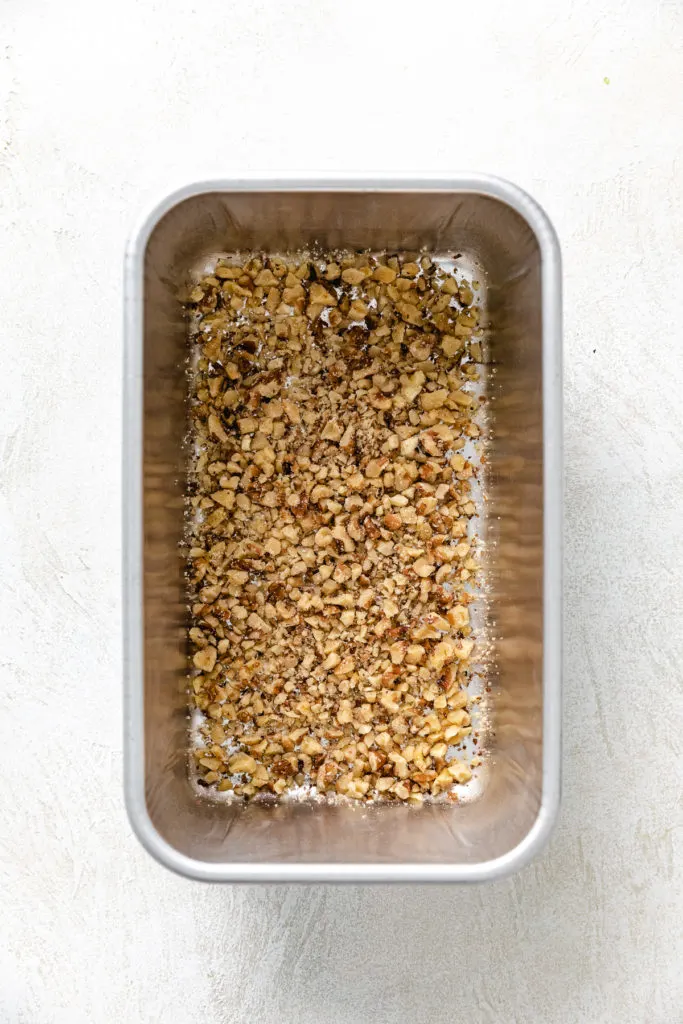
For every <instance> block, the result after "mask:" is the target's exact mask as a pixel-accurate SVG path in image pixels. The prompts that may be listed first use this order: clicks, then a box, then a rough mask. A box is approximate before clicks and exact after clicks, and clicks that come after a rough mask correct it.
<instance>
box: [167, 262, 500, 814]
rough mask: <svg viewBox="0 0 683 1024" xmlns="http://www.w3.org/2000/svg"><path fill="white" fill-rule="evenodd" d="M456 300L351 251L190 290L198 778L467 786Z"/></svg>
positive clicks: (383, 795) (254, 784) (461, 309)
mask: <svg viewBox="0 0 683 1024" xmlns="http://www.w3.org/2000/svg"><path fill="white" fill-rule="evenodd" d="M475 290H476V289H475V288H474V287H473V286H472V285H470V283H469V282H467V281H462V280H457V279H456V277H455V276H454V275H453V274H452V273H447V272H445V271H443V270H441V269H440V268H439V266H438V264H437V263H436V262H434V261H433V260H432V259H430V258H429V257H428V256H426V255H422V256H420V257H419V258H411V257H408V256H403V255H401V254H399V255H392V256H389V257H376V256H372V255H369V254H367V253H366V254H352V253H335V254H332V255H330V257H329V258H327V259H321V258H320V257H319V256H317V257H315V259H314V258H312V257H310V256H306V255H303V256H302V255H299V256H291V255H286V256H262V255H258V256H256V255H255V256H252V257H251V258H249V259H246V260H240V261H237V260H235V261H230V260H220V261H219V262H218V264H217V266H216V267H215V269H214V272H213V273H212V274H210V275H208V276H206V277H205V278H203V279H202V280H201V281H199V282H198V283H196V284H195V285H193V286H192V287H191V288H190V290H189V293H188V295H189V298H188V299H187V309H188V312H189V315H190V317H191V319H192V332H191V339H190V343H191V345H192V346H193V349H194V352H193V355H194V356H195V358H194V359H193V366H194V370H193V374H192V383H191V421H192V439H193V442H194V451H195V453H196V454H194V456H193V460H192V464H191V467H190V476H189V483H190V488H189V491H188V514H187V541H188V562H187V564H188V598H189V604H190V608H191V623H190V628H189V633H188V637H189V644H190V655H189V673H190V675H189V683H190V685H189V691H190V695H191V697H190V699H191V703H192V706H193V707H194V708H196V709H198V710H199V711H200V712H202V714H203V716H204V717H203V724H202V725H201V727H200V730H199V732H200V738H201V742H200V743H199V745H196V746H195V748H194V749H193V755H192V756H193V761H194V766H195V769H196V773H197V778H198V780H199V782H200V783H201V784H202V785H204V786H208V787H211V788H214V789H215V790H217V791H218V792H221V793H228V794H229V795H230V798H233V797H242V798H254V797H257V796H258V795H259V794H272V795H273V796H275V797H281V796H286V795H287V793H288V791H290V790H292V789H294V788H295V787H301V786H303V785H308V786H309V787H310V789H311V791H312V792H315V793H318V794H324V795H325V798H326V799H339V798H342V799H347V800H352V801H360V802H367V801H401V802H404V801H405V802H408V803H410V804H416V803H419V802H420V801H422V800H423V799H424V798H428V799H435V798H444V799H445V798H447V796H448V793H449V792H450V791H451V789H452V787H453V786H454V785H458V784H462V783H465V782H467V781H468V780H469V779H470V778H471V769H472V767H473V766H474V765H475V763H476V760H477V759H475V758H474V757H473V758H472V759H471V760H469V761H468V760H467V757H466V755H465V754H464V752H463V747H462V743H463V741H464V739H465V738H466V737H467V736H468V735H470V733H471V732H472V728H473V726H472V721H471V717H470V709H471V703H472V701H471V698H470V696H469V693H468V683H469V680H470V676H471V666H472V662H473V659H474V657H475V655H476V652H477V646H476V644H477V637H476V635H475V632H474V631H473V626H472V623H471V620H470V610H469V607H470V605H471V603H472V601H473V600H474V599H475V596H476V591H477V586H478V580H479V565H478V560H477V557H476V551H477V547H476V543H475V538H474V536H473V535H472V530H471V528H470V526H469V521H470V520H471V519H472V517H473V516H474V515H475V514H476V511H477V509H476V503H475V500H474V497H473V491H472V481H473V480H474V479H475V478H476V476H477V472H478V470H477V466H476V465H475V464H474V463H473V462H472V461H471V460H470V459H469V458H468V457H467V456H466V454H465V452H466V451H468V450H470V449H466V448H465V445H466V444H470V445H471V444H472V442H473V439H474V440H475V442H476V439H477V438H479V436H480V434H481V430H480V428H479V426H478V425H477V422H476V415H477V412H478V409H479V406H480V403H479V400H478V399H477V398H476V397H475V396H474V394H473V392H472V383H473V382H474V381H476V380H477V379H478V371H477V369H476V365H475V364H478V363H480V362H481V360H482V344H481V334H482V331H481V327H480V318H481V315H480V310H479V309H478V307H477V306H476V304H475V302H476V300H475ZM456 755H457V759H456Z"/></svg>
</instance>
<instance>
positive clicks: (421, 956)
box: [0, 0, 683, 1024]
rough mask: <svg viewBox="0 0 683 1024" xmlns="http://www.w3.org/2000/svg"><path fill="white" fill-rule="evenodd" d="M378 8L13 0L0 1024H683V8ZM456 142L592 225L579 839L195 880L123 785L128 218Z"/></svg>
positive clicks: (569, 370) (566, 228)
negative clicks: (443, 881) (196, 197)
mask: <svg viewBox="0 0 683 1024" xmlns="http://www.w3.org/2000/svg"><path fill="white" fill-rule="evenodd" d="M364 6H365V5H364V4H361V3H357V2H349V0H347V2H345V3H340V2H339V0H308V2H305V0H290V2H288V3H287V4H279V3H275V2H272V3H266V2H265V0H263V2H261V3H255V2H251V3H250V2H249V0H242V2H241V3H234V2H232V0H223V2H222V3H212V4H209V3H205V2H201V0H199V2H198V3H196V4H194V5H188V4H185V3H183V2H182V0H165V2H164V3H161V2H154V0H119V3H116V4H113V3H110V4H106V5H105V4H102V3H97V2H93V0H82V2H81V0H60V2H59V3H54V2H49V0H2V2H1V3H0V19H1V20H2V23H3V31H2V35H1V38H0V232H1V238H2V242H1V244H0V337H1V338H2V369H3V372H2V395H3V400H2V403H1V406H2V407H1V409H0V432H1V434H2V449H1V463H0V532H1V535H2V544H1V546H0V567H1V571H0V617H1V618H0V621H1V622H2V626H3V651H2V655H1V656H0V664H1V665H2V703H1V711H2V736H3V740H2V744H1V749H0V779H1V780H2V781H1V784H0V785H1V789H0V806H1V811H0V836H1V838H0V857H1V860H0V871H1V875H2V892H3V895H2V901H1V904H0V934H1V936H2V941H1V942H0V979H1V980H0V1021H1V1022H2V1024H53V1022H54V1024H110V1022H111V1024H117V1022H119V1021H125V1022H126V1024H138V1022H142V1024H146V1022H157V1021H162V1020H163V1021H164V1022H165V1024H190V1022H192V1024H195V1022H197V1021H202V1022H203V1024H224V1022H227V1024H232V1022H236V1024H238V1022H242V1021H258V1022H259V1024H271V1022H273V1024H274V1022H283V1024H289V1022H292V1024H309V1022H310V1024H314V1022H315V1024H317V1022H320V1021H333V1022H340V1024H365V1022H366V1021H368V1020H372V1021H377V1022H378V1024H442V1022H443V1024H445V1022H460V1021H462V1022H464V1024H472V1022H475V1024H478V1022H487V1024H489V1022H490V1024H499V1022H502V1024H512V1022H514V1024H517V1022H519V1024H583V1022H586V1024H617V1022H618V1024H630V1022H633V1024H644V1022H645V1021H647V1022H648V1024H660V1022H661V1024H677V1022H680V1021H683V1010H682V1009H681V1007H682V1006H683V979H682V976H681V974H682V972H681V958H682V957H683V944H682V943H681V915H682V912H683V901H682V899H681V896H682V882H681V860H682V858H681V839H682V836H683V832H682V828H681V825H682V817H681V811H680V804H679V798H680V792H681V767H682V758H681V747H682V745H683V743H682V740H681V736H682V730H681V724H682V720H681V711H682V696H681V678H682V672H681V665H680V655H681V651H682V641H683V601H682V595H683V540H682V537H681V530H680V518H681V517H680V510H681V502H682V499H683V451H682V439H683V417H682V415H681V399H680V396H681V394H682V393H683V358H682V357H683V343H682V341H681V337H682V333H681V332H682V329H683V323H682V316H681V309H682V308H683V252H682V249H681V239H682V238H683V204H682V201H681V188H682V180H683V178H682V175H683V128H682V126H683V119H682V118H683V9H682V8H681V5H680V3H679V2H678V0H668V2H667V0H659V2H655V0H601V2H600V3H598V4H595V3H594V2H589V0H585V2H573V3H572V2H569V3H562V4H560V3H548V2H547V0H522V2H520V3H514V4H512V3H504V2H502V0H501V2H494V0H478V2H477V3H475V4H473V5H472V4H471V5H462V4H457V3H453V2H451V0H447V2H435V0H432V2H431V3H430V4H427V5H425V4H422V5H419V4H418V5H416V4H411V5H409V6H408V7H406V8H405V9H403V8H402V7H401V5H400V4H399V3H397V2H394V3H375V4H367V6H368V7H370V8H372V9H371V10H370V11H364V10H363V7H364ZM354 66H355V69H356V70H354ZM605 76H607V77H609V79H610V83H609V84H608V85H607V84H605V83H604V81H603V79H604V78H605ZM464 97H466V99H464ZM452 168H459V169H470V168H474V169H480V170H487V171H491V172H495V173H499V174H502V175H504V176H506V177H509V178H511V179H512V180H514V181H517V182H518V183H519V184H520V185H522V186H524V187H526V188H527V189H528V190H529V191H531V192H532V193H533V194H534V195H535V196H537V197H538V198H539V199H540V201H541V202H542V203H543V204H544V205H545V206H546V208H547V210H548V212H549V214H550V215H551V217H552V218H553V219H554V221H555V223H556V225H557V228H558V231H559V234H560V237H561V240H562V243H563V249H564V261H565V272H566V293H565V297H566V388H565V395H566V421H567V422H566V447H567V450H566V481H567V522H566V588H565V594H566V632H567V637H566V659H565V661H566V702H565V709H566V714H565V737H566V746H565V751H566V766H565V800H564V809H563V813H562V817H561V821H560V824H559V827H558V829H557V832H556V834H555V838H554V840H553V841H552V844H551V846H550V849H549V850H548V852H547V853H546V854H544V855H543V856H542V857H541V858H540V859H539V860H538V861H537V862H536V863H535V864H534V865H532V866H531V867H530V868H528V869H527V870H525V871H524V872H523V873H522V874H520V875H519V876H517V877H515V878H513V879H510V880H508V881H504V882H501V883H497V884H495V885H492V886H490V887H488V888H474V889H468V890H462V889H417V888H412V889H403V890H399V889H391V890H387V889H381V888H379V889H373V888H365V889H353V888H347V889H327V890H324V889H319V888H316V889H312V888H311V889H309V888H298V889H285V888H268V889H266V888H263V889H256V888H244V889H237V888H222V889H221V888H206V887H202V886H201V885H198V884H192V883H189V882H185V881H182V880H181V879H178V878H175V877H172V876H171V875H170V874H168V873H166V872H165V871H164V870H162V869H161V868H159V867H157V866H156V865H155V864H154V863H153V862H152V861H151V860H150V859H149V858H148V857H147V855H146V854H144V853H143V852H142V850H141V849H140V848H139V847H138V845H137V843H136V842H135V840H134V839H133V838H132V836H131V833H130V829H129V827H128V825H127V822H126V818H125V814H124V810H123V807H122V799H121V778H120V776H121V736H120V732H121V726H120V721H121V708H120V703H121V702H120V690H121V687H120V604H119V583H120V571H119V555H120V541H119V529H120V516H119V490H120V474H119V453H120V445H119V437H120V426H121V422H120V419H121V417H120V390H121V389H120V377H121V330H120V324H121V252H122V247H123V243H124V237H125V234H126V232H127V230H128V227H129V225H130V223H131V221H132V220H133V219H134V217H135V216H137V214H138V212H139V211H140V209H141V208H142V207H143V206H144V205H145V204H147V203H148V202H149V200H150V199H151V198H152V197H155V196H156V195H157V194H158V193H159V192H160V191H163V190H164V189H165V188H166V186H167V185H170V184H175V183H178V182H182V181H183V180H186V179H189V178H195V177H201V176H204V175H205V174H207V173H212V172H213V173H217V174H226V175H227V174H231V173H234V172H236V171H239V170H240V169H258V170H265V171H271V170H277V169H279V170H292V171H300V172H310V171H315V170H316V169H325V170H329V171H334V170H340V171H343V170H357V171H369V170H386V169H389V170H392V169H400V170H415V169H424V170H429V171H447V170H448V169H452Z"/></svg>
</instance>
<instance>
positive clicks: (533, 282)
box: [123, 176, 562, 882]
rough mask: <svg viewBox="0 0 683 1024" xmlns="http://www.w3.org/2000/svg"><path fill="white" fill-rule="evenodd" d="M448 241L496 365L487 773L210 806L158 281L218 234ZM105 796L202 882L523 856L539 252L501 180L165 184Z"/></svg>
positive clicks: (140, 263)
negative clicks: (116, 800) (118, 694)
mask: <svg viewBox="0 0 683 1024" xmlns="http://www.w3.org/2000/svg"><path fill="white" fill-rule="evenodd" d="M314 243H315V244H318V245H320V246H322V247H323V248H334V247H353V248H355V247H358V248H366V247H369V248H372V249H377V250H381V249H419V248H421V247H423V246H425V247H427V248H428V250H429V251H430V252H432V253H436V254H438V253H440V252H445V251H452V250H453V249H454V248H457V250H458V251H459V252H462V253H464V254H465V255H466V256H467V257H468V258H470V259H472V260H473V261H474V262H476V264H477V265H478V266H479V267H481V268H482V272H483V274H484V275H485V278H486V285H487V295H488V312H489V315H490V319H491V323H492V331H491V342H490V351H491V359H492V364H493V366H494V367H495V373H494V374H493V375H492V377H491V380H490V382H489V385H488V393H489V395H490V397H491V398H492V401H491V406H490V410H491V411H490V423H491V428H492V433H493V440H492V443H491V448H490V452H489V459H490V466H489V485H488V496H489V501H488V510H489V511H488V515H489V518H488V521H487V524H486V531H487V552H488V554H487V571H488V579H489V581H490V609H491V619H492V622H493V623H494V624H495V628H494V630H493V633H494V636H495V638H496V641H495V666H496V668H495V678H494V679H493V680H492V681H493V686H494V692H493V698H492V713H493V719H494V730H495V732H494V736H493V740H492V743H491V749H492V757H491V767H490V772H489V777H488V781H487V785H486V787H485V789H484V792H483V793H482V795H481V796H480V797H479V798H478V799H477V800H476V801H473V802H472V803H469V804H464V805H460V806H457V805H456V806H454V805H450V804H446V805H444V804H431V805H424V806H421V807H405V806H399V805H389V806H386V807H348V806H332V805H329V806H328V805H326V804H319V805H316V804H296V803H285V804H282V805H279V806H275V807H264V806H256V805H246V806H245V805H235V806H231V805H228V804H225V803H214V802H211V801H209V800H206V799H200V798H199V797H197V795H196V793H195V791H194V790H193V789H192V788H191V786H190V783H189V781H188V777H187V770H186V750H187V708H186V695H185V685H186V681H185V667H186V666H185V649H184V644H185V625H184V623H185V614H186V610H185V598H184V590H183V576H182V565H181V564H180V560H179V558H178V542H179V540H180V538H181V534H182V528H183V491H182V488H183V480H184V477H185V469H184V457H183V445H182V442H183V435H184V432H185V409H184V403H185V396H186V381H185V376H184V358H185V345H186V334H185V324H184V322H183V319H182V317H181V310H180V308H179V306H178V303H177V300H176V298H175V293H176V291H177V288H178V286H179V285H180V284H181V282H182V281H183V280H184V279H185V278H186V277H187V274H188V271H189V270H190V269H192V268H199V267H202V266H204V265H206V263H207V261H208V260H209V259H210V258H211V256H212V255H213V254H217V253H219V252H226V251H227V252H229V251H234V250H248V249H252V248H255V249H261V250H263V249H265V250H272V251H287V250H294V249H298V248H301V247H303V246H306V245H311V244H314ZM125 316H126V356H125V409H124V466H123V475H124V509H123V516H124V531H125V536H124V587H125V592H124V617H125V652H124V670H125V688H126V706H125V764H126V769H125V770H126V801H127V807H128V813H129V816H130V819H131V823H132V825H133V828H134V829H135V831H136V833H137V835H138V837H139V838H140V840H141V842H142V843H143V845H144V846H145V847H146V848H147V849H148V850H149V852H150V853H152V854H153V855H154V856H155V857H156V858H157V859H158V860H159V861H161V862H162V863H163V864H166V865H167V866H168V867H170V868H172V869H173V870H175V871H177V872H179V873H181V874H184V875H187V876H190V877H193V878H198V879H203V880H207V881H212V880H213V881H251V882H253V881H309V882H310V881H356V882H358V881H381V882H388V881H434V882H444V881H460V882H466V881H485V880H488V879H493V878H497V877H500V876H501V875H503V874H505V873H507V872H510V871H512V870H514V869H516V868H518V867H520V866H521V865H522V864H524V863H525V862H526V861H528V860H529V859H530V858H531V857H532V856H533V855H534V854H535V853H536V852H537V851H538V850H539V849H540V848H541V847H542V846H543V844H544V842H545V841H546V839H547V837H548V835H549V833H550V831H551V828H552V825H553V822H554V819H555V816H556V812H557V809H558V805H559V790H560V711H561V708H560V701H561V693H560V684H561V679H560V676H561V664H562V661H561V569H562V553H561V543H562V520H561V515H562V422H561V420H562V388H561V322H560V316H561V297H560V255H559V247H558V243H557V239H556V236H555V234H554V231H553V229H552V227H551V225H550V223H549V221H548V219H547V217H546V216H545V214H544V213H543V211H542V210H541V209H540V208H539V207H538V206H537V205H536V203H534V202H533V200H531V199H530V198H529V196H527V195H526V194H525V193H524V192H522V191H521V190H520V189H518V188H516V187H514V186H512V185H510V184H508V183H506V182H502V181H500V180H497V179H492V178H487V177H482V176H455V177H452V178H450V179H448V180H443V179H420V180H419V181H413V180H408V179H405V180H401V179H391V180H354V179H344V180H335V181H332V180H330V181H321V180H316V181H310V182H307V181H257V180H253V181H251V180H240V181H212V182H207V183H202V184H197V185H190V186H187V187H185V188H183V189H181V190H180V191H178V192H176V193H174V194H172V195H170V196H168V197H167V198H165V199H164V200H162V202H161V203H159V204H158V205H157V206H156V207H155V208H154V209H153V210H152V212H151V213H150V214H149V215H148V216H147V217H146V218H145V220H144V222H143V223H142V225H141V227H140V228H139V230H138V231H137V233H136V234H135V236H134V237H133V239H132V242H131V244H130V247H129V249H128V252H127V255H126V303H125Z"/></svg>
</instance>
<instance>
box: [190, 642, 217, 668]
mask: <svg viewBox="0 0 683 1024" xmlns="http://www.w3.org/2000/svg"><path fill="white" fill-rule="evenodd" d="M216 655H217V652H216V648H215V647H205V648H204V650H203V651H197V652H196V653H195V655H194V657H193V658H192V661H193V662H194V665H195V668H198V669H200V670H201V671H202V672H211V671H213V667H214V665H215V664H216Z"/></svg>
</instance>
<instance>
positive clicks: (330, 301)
mask: <svg viewBox="0 0 683 1024" xmlns="http://www.w3.org/2000/svg"><path fill="white" fill-rule="evenodd" d="M308 294H309V296H310V300H311V302H314V303H318V304H320V305H321V306H336V305H337V300H336V298H335V297H334V295H332V293H331V292H328V290H327V288H323V286H322V285H321V284H316V283H314V284H312V285H311V288H310V291H309V293H308Z"/></svg>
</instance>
